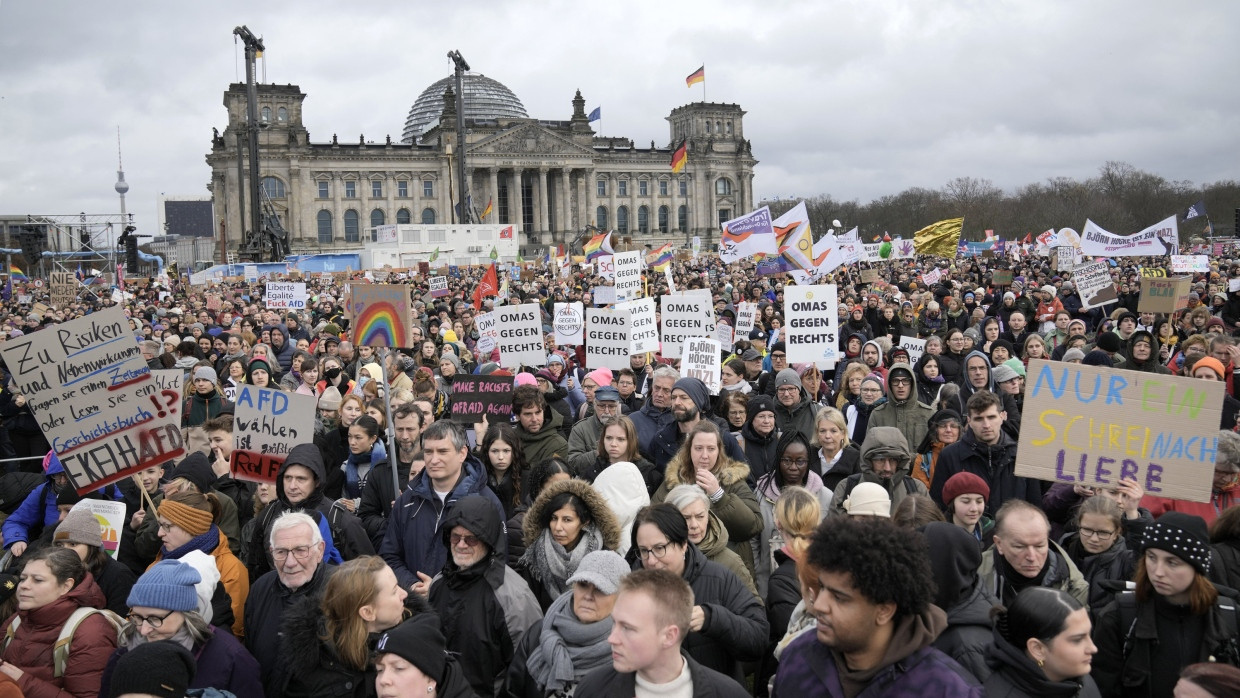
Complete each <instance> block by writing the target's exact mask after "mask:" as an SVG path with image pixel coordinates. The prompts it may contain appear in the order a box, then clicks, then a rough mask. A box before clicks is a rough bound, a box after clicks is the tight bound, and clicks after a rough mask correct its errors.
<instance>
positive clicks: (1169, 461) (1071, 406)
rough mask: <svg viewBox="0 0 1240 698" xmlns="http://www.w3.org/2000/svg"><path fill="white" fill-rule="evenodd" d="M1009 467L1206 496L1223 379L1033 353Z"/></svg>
mask: <svg viewBox="0 0 1240 698" xmlns="http://www.w3.org/2000/svg"><path fill="white" fill-rule="evenodd" d="M1027 384H1028V386H1029V387H1028V389H1027V392H1026V395H1025V407H1024V410H1023V414H1024V418H1023V419H1022V420H1021V426H1020V443H1019V446H1018V448H1017V451H1016V474H1017V475H1021V476H1025V477H1033V478H1038V479H1040V480H1050V481H1052V482H1065V483H1072V484H1081V485H1088V486H1093V487H1104V488H1111V487H1115V485H1116V483H1118V482H1119V481H1120V480H1123V479H1131V480H1135V481H1136V482H1137V483H1139V484H1140V485H1141V486H1142V487H1144V488H1145V492H1146V494H1149V495H1151V496H1155V497H1171V498H1175V499H1187V500H1189V501H1193V502H1208V501H1210V490H1211V487H1212V481H1213V478H1214V460H1215V455H1216V451H1217V446H1218V433H1219V431H1218V425H1219V421H1220V419H1221V418H1222V407H1223V384H1222V383H1219V382H1211V381H1202V380H1196V379H1193V378H1181V377H1177V376H1168V375H1160V374H1156V373H1142V372H1138V371H1127V370H1120V369H1113V368H1101V367H1097V366H1086V365H1083V364H1067V363H1062V362H1058V361H1054V362H1050V361H1043V360H1042V359H1034V360H1032V361H1030V362H1029V373H1028V383H1027Z"/></svg>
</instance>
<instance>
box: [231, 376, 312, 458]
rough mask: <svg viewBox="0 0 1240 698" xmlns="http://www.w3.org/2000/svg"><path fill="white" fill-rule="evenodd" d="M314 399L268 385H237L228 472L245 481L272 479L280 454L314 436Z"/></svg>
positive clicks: (285, 454)
mask: <svg viewBox="0 0 1240 698" xmlns="http://www.w3.org/2000/svg"><path fill="white" fill-rule="evenodd" d="M317 407H318V401H317V400H315V399H314V398H313V397H311V396H309V395H298V394H297V393H290V392H286V391H283V390H273V389H272V388H259V387H256V386H253V385H245V384H243V385H241V386H239V387H238V388H237V402H236V411H235V412H234V413H233V451H232V457H231V458H230V459H229V467H230V468H231V469H232V476H233V477H234V478H236V479H238V480H246V481H248V482H275V481H276V474H277V473H279V472H280V466H281V465H282V464H283V463H284V457H285V456H287V455H288V452H289V451H290V450H292V448H293V447H294V446H296V445H297V444H301V443H310V442H311V441H312V440H313V439H314V414H315V409H317Z"/></svg>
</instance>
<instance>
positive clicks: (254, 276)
mask: <svg viewBox="0 0 1240 698" xmlns="http://www.w3.org/2000/svg"><path fill="white" fill-rule="evenodd" d="M241 276H242V277H243V278H245V280H246V281H247V282H248V283H254V282H256V281H258V265H257V264H246V265H244V266H242V267H241Z"/></svg>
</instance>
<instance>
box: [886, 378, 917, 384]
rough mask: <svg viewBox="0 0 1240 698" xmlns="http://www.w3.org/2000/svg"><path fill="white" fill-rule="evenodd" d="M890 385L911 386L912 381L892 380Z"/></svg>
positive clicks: (904, 379) (907, 379) (908, 379)
mask: <svg viewBox="0 0 1240 698" xmlns="http://www.w3.org/2000/svg"><path fill="white" fill-rule="evenodd" d="M891 384H892V385H912V384H913V380H912V379H911V378H892V379H891Z"/></svg>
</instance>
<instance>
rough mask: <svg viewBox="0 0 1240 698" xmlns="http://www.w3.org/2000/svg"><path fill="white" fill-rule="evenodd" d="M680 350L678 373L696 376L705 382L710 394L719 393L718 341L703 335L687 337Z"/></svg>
mask: <svg viewBox="0 0 1240 698" xmlns="http://www.w3.org/2000/svg"><path fill="white" fill-rule="evenodd" d="M683 348H684V351H683V352H681V359H680V375H682V376H684V377H685V378H697V379H698V380H700V381H702V382H703V383H705V384H706V388H707V389H708V390H710V393H711V395H717V394H719V388H720V386H721V385H722V380H721V379H720V377H719V370H720V365H719V342H716V341H715V340H713V339H706V338H705V337H688V338H686V339H685V341H684V347H683Z"/></svg>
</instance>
